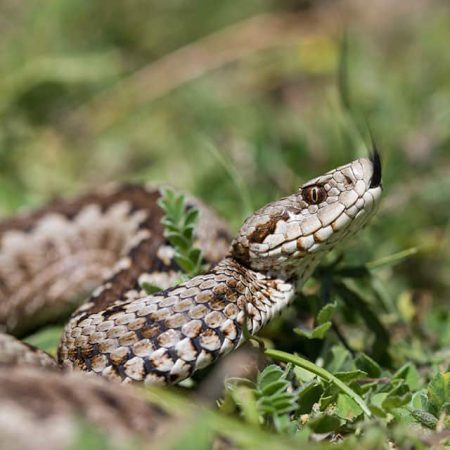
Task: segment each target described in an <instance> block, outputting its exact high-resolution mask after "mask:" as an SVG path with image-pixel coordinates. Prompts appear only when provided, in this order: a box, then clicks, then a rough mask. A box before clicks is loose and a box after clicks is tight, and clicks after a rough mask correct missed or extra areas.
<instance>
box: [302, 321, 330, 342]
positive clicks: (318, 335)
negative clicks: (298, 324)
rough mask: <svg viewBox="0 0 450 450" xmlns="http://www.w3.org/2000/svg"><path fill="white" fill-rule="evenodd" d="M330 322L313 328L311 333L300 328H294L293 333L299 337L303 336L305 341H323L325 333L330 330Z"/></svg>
mask: <svg viewBox="0 0 450 450" xmlns="http://www.w3.org/2000/svg"><path fill="white" fill-rule="evenodd" d="M330 327H331V322H325V323H323V324H322V325H319V326H318V327H315V328H314V329H312V330H311V331H309V330H302V329H301V328H294V333H296V334H298V335H299V336H303V337H305V338H307V339H323V338H324V337H325V334H326V332H327V331H328V330H329V329H330Z"/></svg>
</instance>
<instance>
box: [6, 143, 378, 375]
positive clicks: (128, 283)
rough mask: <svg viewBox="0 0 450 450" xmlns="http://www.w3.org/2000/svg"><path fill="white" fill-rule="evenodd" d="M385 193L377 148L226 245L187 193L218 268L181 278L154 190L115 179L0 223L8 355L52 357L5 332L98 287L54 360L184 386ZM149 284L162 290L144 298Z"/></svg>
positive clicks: (45, 360)
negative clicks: (116, 183)
mask: <svg viewBox="0 0 450 450" xmlns="http://www.w3.org/2000/svg"><path fill="white" fill-rule="evenodd" d="M381 192H382V188H381V163H380V158H379V155H378V153H377V152H376V151H374V152H373V154H372V155H371V157H370V158H361V159H358V160H355V161H353V162H351V163H349V164H346V165H344V166H341V167H338V168H336V169H334V170H331V171H330V172H328V173H326V174H324V175H322V176H319V177H317V178H314V179H312V180H310V181H308V182H307V183H305V184H303V185H302V186H301V187H300V188H299V189H298V191H297V192H295V193H293V194H292V195H289V196H287V197H284V198H282V199H280V200H277V201H275V202H272V203H269V204H268V205H266V206H264V207H262V208H261V209H259V210H257V211H256V212H255V213H254V214H253V215H251V216H250V217H248V218H247V219H246V220H245V222H244V224H243V225H242V228H241V229H240V231H239V233H238V234H237V236H236V237H235V238H234V239H233V240H232V241H231V243H230V239H229V234H228V230H227V227H226V226H225V225H224V223H223V222H222V221H221V220H220V219H219V218H218V217H217V216H216V215H215V213H213V212H212V211H211V210H210V209H209V208H207V207H206V206H204V205H203V204H202V203H201V202H199V201H198V200H196V199H189V200H188V206H187V207H188V208H192V207H197V208H198V209H199V210H200V220H199V224H198V227H197V230H196V239H197V243H198V245H199V246H200V247H201V248H202V249H203V254H204V259H205V263H209V264H210V265H211V268H210V269H209V270H208V271H207V272H205V273H203V274H201V275H198V276H196V277H194V278H192V279H190V280H188V281H186V282H184V283H182V284H179V285H175V286H173V281H174V280H175V279H176V276H177V273H178V271H179V268H178V267H177V264H176V263H175V260H174V249H173V248H172V247H171V246H170V245H169V243H168V241H167V240H166V239H165V237H164V228H163V226H162V224H161V219H162V216H163V213H162V211H161V209H160V207H159V206H158V199H159V198H160V192H159V190H158V189H155V188H148V187H146V186H137V185H127V186H122V187H109V188H106V189H103V190H99V191H96V192H95V193H92V194H88V195H85V196H83V197H80V198H77V199H75V200H69V201H65V200H60V201H56V202H54V203H53V204H51V205H49V206H47V207H45V208H43V209H40V210H38V211H35V212H32V213H28V214H24V215H22V216H18V217H14V218H11V219H8V220H5V221H4V222H2V223H0V326H1V327H2V331H3V332H4V333H8V334H4V335H3V336H2V338H1V339H0V349H3V350H2V352H1V353H2V354H3V360H4V361H6V360H8V359H9V361H14V364H20V361H22V360H26V358H28V361H31V360H32V359H33V358H34V360H36V361H41V363H42V364H45V365H56V362H54V361H53V360H51V359H50V357H49V356H47V355H46V354H44V353H41V352H39V351H38V350H33V349H30V348H29V347H25V346H24V345H23V344H21V343H19V342H18V341H16V340H15V338H13V337H12V336H10V335H11V334H12V335H16V336H21V335H23V334H26V333H28V332H30V331H32V330H34V329H36V328H37V327H39V326H41V325H42V324H44V323H46V322H48V321H51V320H55V319H56V318H58V317H60V316H61V315H63V314H64V313H66V312H67V311H69V310H73V309H74V308H75V306H76V305H77V304H78V305H80V299H83V297H84V296H85V295H86V293H87V292H89V291H92V289H93V287H94V286H96V285H97V287H96V288H95V289H94V290H93V291H92V293H91V295H90V296H88V298H87V300H86V301H84V302H82V303H81V305H80V306H79V307H78V309H76V311H75V312H74V313H73V314H72V316H71V317H70V319H69V321H68V323H67V325H66V326H65V329H64V332H63V335H62V339H61V343H60V346H59V350H58V365H59V366H61V367H63V368H65V369H66V370H72V369H77V370H82V371H88V372H93V373H95V374H98V375H100V376H102V377H106V378H109V379H113V380H117V381H119V382H122V383H130V382H131V383H135V382H137V383H140V382H143V383H146V384H154V383H158V384H171V383H177V382H179V381H181V380H183V379H185V378H187V377H189V376H191V375H192V374H193V373H194V372H195V371H196V370H198V369H201V368H203V367H206V366H208V365H209V364H211V363H213V362H214V361H216V360H217V359H218V358H220V357H221V356H223V355H225V354H227V353H228V352H230V351H232V350H233V349H235V348H237V347H238V346H239V345H240V344H241V343H242V342H243V341H244V339H245V338H244V334H245V333H244V330H245V329H247V330H248V331H249V333H251V334H255V333H257V332H258V331H259V330H260V329H261V328H262V327H263V326H264V325H266V324H267V322H268V321H270V319H271V318H272V317H274V316H275V315H276V314H278V313H279V312H280V311H282V310H283V308H285V307H286V305H288V304H289V302H290V301H291V300H292V299H293V297H294V294H295V291H296V289H298V288H299V287H301V285H302V283H303V282H304V281H305V280H306V279H307V278H308V277H309V276H310V275H311V274H312V272H313V271H314V269H315V267H316V266H317V264H318V263H319V262H320V260H321V259H322V258H323V257H324V256H325V255H326V254H327V253H328V252H329V251H330V250H331V249H333V248H335V247H337V246H340V245H341V244H343V243H344V242H345V241H347V240H348V239H349V238H351V237H352V236H353V235H355V234H356V233H357V232H358V231H359V230H361V229H362V228H363V227H364V226H365V225H366V224H367V223H368V221H369V220H370V218H371V217H372V216H373V215H374V213H375V211H376V207H377V204H378V202H379V199H380V196H381ZM143 282H151V283H153V284H157V285H160V286H165V287H166V288H165V289H164V290H162V291H161V292H158V293H156V294H153V295H149V294H148V293H147V291H146V290H145V289H143V288H142V285H143ZM8 352H9V353H8ZM30 352H31V353H32V355H31V356H30V354H29V353H30ZM5 355H9V356H8V357H6V356H5ZM0 358H1V357H0ZM0 361H1V359H0ZM5 364H6V363H5Z"/></svg>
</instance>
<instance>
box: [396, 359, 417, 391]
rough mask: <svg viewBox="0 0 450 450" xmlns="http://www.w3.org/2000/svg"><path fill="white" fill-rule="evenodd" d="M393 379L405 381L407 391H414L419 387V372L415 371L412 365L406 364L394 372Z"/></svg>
mask: <svg viewBox="0 0 450 450" xmlns="http://www.w3.org/2000/svg"><path fill="white" fill-rule="evenodd" d="M392 378H393V379H397V378H401V379H403V380H405V381H406V384H407V385H408V386H409V389H411V390H416V389H419V386H420V377H419V372H418V371H417V369H416V367H415V366H414V364H412V363H410V362H408V363H406V364H404V365H403V366H402V367H400V369H398V370H397V372H395V374H394V376H393V377H392Z"/></svg>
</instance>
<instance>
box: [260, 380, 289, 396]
mask: <svg viewBox="0 0 450 450" xmlns="http://www.w3.org/2000/svg"><path fill="white" fill-rule="evenodd" d="M285 388H286V380H276V381H273V382H272V383H269V384H265V385H264V387H263V388H262V389H261V395H273V394H275V393H277V392H281V391H283V389H285Z"/></svg>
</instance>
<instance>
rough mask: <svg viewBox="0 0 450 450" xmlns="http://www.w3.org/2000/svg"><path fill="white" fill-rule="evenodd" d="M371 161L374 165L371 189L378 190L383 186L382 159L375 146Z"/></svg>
mask: <svg viewBox="0 0 450 450" xmlns="http://www.w3.org/2000/svg"><path fill="white" fill-rule="evenodd" d="M370 160H371V161H372V165H373V174H372V179H371V180H370V187H371V188H376V187H378V186H380V184H381V159H380V154H379V153H378V150H377V148H376V147H375V146H373V150H372V154H371V155H370Z"/></svg>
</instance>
